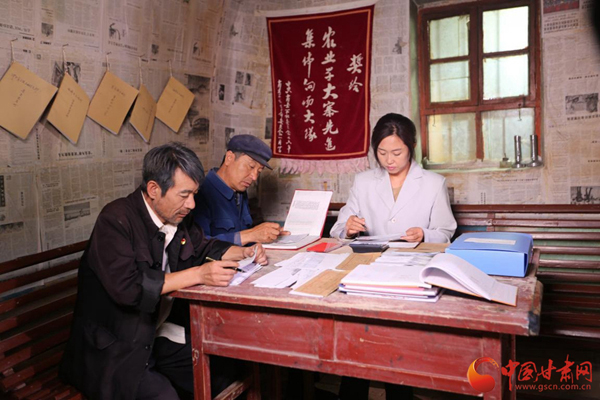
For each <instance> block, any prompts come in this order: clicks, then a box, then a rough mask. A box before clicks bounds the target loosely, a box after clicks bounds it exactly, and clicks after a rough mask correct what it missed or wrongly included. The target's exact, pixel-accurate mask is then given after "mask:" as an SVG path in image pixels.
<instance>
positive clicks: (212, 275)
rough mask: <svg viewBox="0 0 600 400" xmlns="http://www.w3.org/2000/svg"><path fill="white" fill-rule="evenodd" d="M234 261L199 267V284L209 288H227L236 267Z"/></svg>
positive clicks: (211, 263)
mask: <svg viewBox="0 0 600 400" xmlns="http://www.w3.org/2000/svg"><path fill="white" fill-rule="evenodd" d="M238 265H239V264H238V263H237V262H235V261H212V262H209V263H205V264H202V265H201V266H200V267H199V271H198V272H199V274H200V283H201V284H203V285H209V286H227V285H229V282H231V279H232V278H233V276H234V275H235V268H237V267H238Z"/></svg>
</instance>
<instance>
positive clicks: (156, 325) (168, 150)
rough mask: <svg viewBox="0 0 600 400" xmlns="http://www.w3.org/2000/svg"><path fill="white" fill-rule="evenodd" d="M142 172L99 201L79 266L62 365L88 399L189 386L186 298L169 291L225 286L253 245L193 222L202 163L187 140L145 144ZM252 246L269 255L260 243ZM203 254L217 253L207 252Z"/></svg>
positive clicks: (156, 395) (158, 394)
mask: <svg viewBox="0 0 600 400" xmlns="http://www.w3.org/2000/svg"><path fill="white" fill-rule="evenodd" d="M142 173H143V181H142V184H141V186H140V188H138V189H137V190H136V191H134V192H133V193H132V194H130V195H129V196H127V197H126V198H121V199H117V200H115V201H113V202H111V203H109V204H108V205H107V206H106V207H104V209H103V210H102V211H101V213H100V215H99V216H98V220H97V221H96V225H95V227H94V231H93V232H92V236H91V238H90V240H89V243H88V247H87V249H86V250H85V252H84V254H83V256H82V259H81V264H80V266H79V276H78V295H77V303H76V306H75V313H74V318H73V325H72V330H71V335H70V338H69V342H68V344H67V347H66V349H65V353H64V356H63V360H62V363H61V366H60V375H61V377H62V378H63V379H64V380H65V381H67V382H69V383H71V384H73V385H74V386H75V387H76V388H78V389H79V390H81V391H82V392H83V393H84V394H85V396H86V397H88V398H91V399H110V400H117V399H169V400H170V399H178V394H177V391H179V392H181V393H187V394H188V395H189V394H190V393H192V392H193V372H192V357H191V344H190V340H189V324H188V321H187V319H188V317H187V316H186V315H185V310H186V307H187V304H186V303H184V301H183V300H179V299H178V300H176V302H175V307H173V299H172V298H171V297H169V296H167V294H168V293H170V292H173V291H175V290H178V289H181V288H184V287H188V286H192V285H198V284H206V285H215V286H227V285H228V284H229V281H230V280H231V278H232V277H233V275H234V274H235V271H234V269H232V267H236V266H237V265H238V264H237V262H235V261H234V260H240V259H242V258H245V257H248V256H251V255H253V253H254V251H255V250H254V249H253V248H243V247H238V246H231V244H229V243H225V242H221V241H218V240H209V239H206V238H205V237H204V235H203V233H202V231H201V230H200V229H199V228H197V226H196V225H195V224H194V223H193V220H192V216H191V215H189V214H190V212H191V210H192V209H193V208H194V206H195V203H194V194H195V193H196V192H197V191H198V187H199V185H200V183H201V181H202V179H203V178H204V170H203V168H202V164H201V163H200V160H198V157H197V156H196V155H195V154H194V153H193V152H192V151H191V150H190V149H188V148H186V147H184V146H183V145H181V144H178V143H169V144H166V145H163V146H159V147H156V148H154V149H151V150H150V151H149V152H148V153H147V154H146V156H145V157H144V164H143V172H142ZM256 251H257V261H258V262H261V263H266V261H267V260H266V256H265V253H264V250H263V249H262V247H261V246H258V247H257V248H256ZM209 257H210V258H211V259H214V260H220V261H212V262H205V261H206V260H208V258H209ZM177 302H181V304H179V305H178V304H177ZM171 308H173V312H171ZM175 310H178V311H179V312H175ZM181 310H184V312H181ZM186 330H187V332H186Z"/></svg>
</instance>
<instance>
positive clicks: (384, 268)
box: [341, 263, 431, 291]
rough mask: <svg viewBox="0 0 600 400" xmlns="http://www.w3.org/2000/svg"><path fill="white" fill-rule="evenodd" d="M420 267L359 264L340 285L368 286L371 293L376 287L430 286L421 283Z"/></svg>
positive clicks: (421, 267)
mask: <svg viewBox="0 0 600 400" xmlns="http://www.w3.org/2000/svg"><path fill="white" fill-rule="evenodd" d="M423 268H424V267H423V266H421V265H398V264H384V263H372V264H369V265H366V264H360V265H358V266H357V267H356V268H354V269H353V270H352V271H351V272H350V273H349V274H348V275H346V276H345V277H344V279H342V282H341V283H342V285H344V286H347V285H350V286H352V285H359V286H370V287H371V290H372V291H376V289H377V287H415V288H416V287H424V288H430V287H431V285H429V284H427V283H424V282H423V281H421V271H422V270H423Z"/></svg>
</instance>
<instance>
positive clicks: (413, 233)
mask: <svg viewBox="0 0 600 400" xmlns="http://www.w3.org/2000/svg"><path fill="white" fill-rule="evenodd" d="M424 237H425V234H424V233H423V229H422V228H418V227H413V228H408V229H407V230H406V236H402V238H401V239H403V240H406V241H407V242H422V241H423V238H424Z"/></svg>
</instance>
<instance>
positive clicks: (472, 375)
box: [467, 357, 500, 393]
mask: <svg viewBox="0 0 600 400" xmlns="http://www.w3.org/2000/svg"><path fill="white" fill-rule="evenodd" d="M484 362H489V363H490V364H492V365H494V366H495V367H496V368H500V367H499V366H498V363H497V362H496V361H495V360H494V359H493V358H490V357H481V358H478V359H477V360H475V361H473V362H472V363H471V365H469V369H468V371H467V379H468V380H469V383H470V384H471V386H472V387H473V389H475V390H477V391H479V392H482V393H486V392H489V391H491V390H493V389H494V386H496V381H494V378H492V377H491V376H490V375H480V374H479V373H477V370H476V368H477V367H478V366H479V364H482V363H484Z"/></svg>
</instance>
